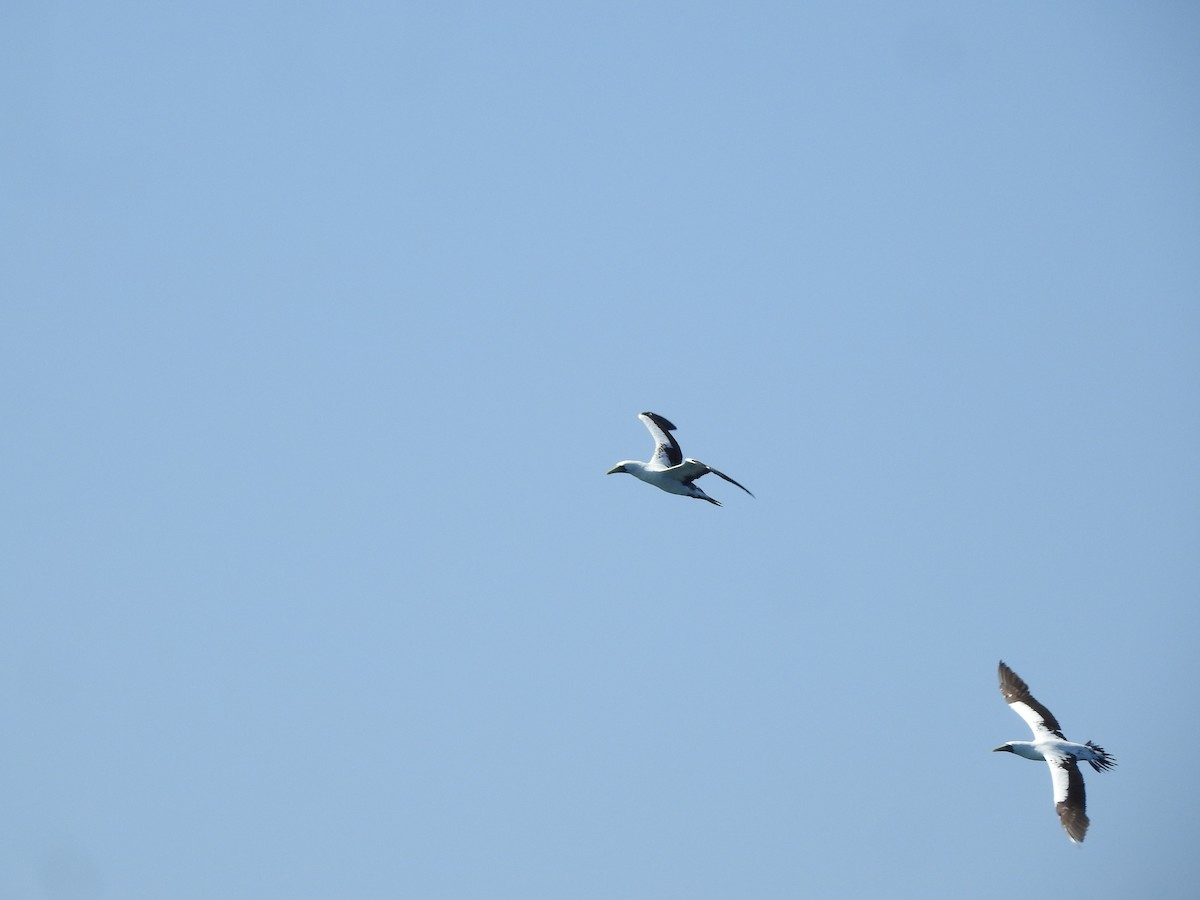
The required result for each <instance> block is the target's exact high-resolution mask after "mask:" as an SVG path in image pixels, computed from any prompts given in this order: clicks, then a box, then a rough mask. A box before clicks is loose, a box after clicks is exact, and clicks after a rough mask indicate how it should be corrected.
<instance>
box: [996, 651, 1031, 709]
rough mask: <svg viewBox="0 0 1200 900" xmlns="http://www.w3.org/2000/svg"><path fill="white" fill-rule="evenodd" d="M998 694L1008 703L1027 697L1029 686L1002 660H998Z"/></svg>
mask: <svg viewBox="0 0 1200 900" xmlns="http://www.w3.org/2000/svg"><path fill="white" fill-rule="evenodd" d="M1000 693H1002V694H1003V695H1004V699H1005V700H1007V701H1008V702H1009V703H1011V702H1013V701H1014V700H1024V699H1026V698H1027V697H1029V685H1027V684H1026V683H1025V681H1024V679H1022V678H1021V676H1020V675H1018V674H1017V673H1016V672H1014V671H1013V670H1012V669H1010V668H1009V667H1008V665H1007V664H1006V663H1005V662H1004V660H1000Z"/></svg>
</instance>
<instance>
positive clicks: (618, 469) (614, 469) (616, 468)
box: [604, 466, 625, 475]
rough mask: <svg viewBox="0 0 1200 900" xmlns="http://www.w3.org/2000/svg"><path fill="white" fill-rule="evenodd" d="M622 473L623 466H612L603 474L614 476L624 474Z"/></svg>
mask: <svg viewBox="0 0 1200 900" xmlns="http://www.w3.org/2000/svg"><path fill="white" fill-rule="evenodd" d="M624 471H625V467H624V466H613V467H612V468H611V469H609V470H608V471H607V472H605V473H604V474H605V475H616V474H617V473H618V472H624Z"/></svg>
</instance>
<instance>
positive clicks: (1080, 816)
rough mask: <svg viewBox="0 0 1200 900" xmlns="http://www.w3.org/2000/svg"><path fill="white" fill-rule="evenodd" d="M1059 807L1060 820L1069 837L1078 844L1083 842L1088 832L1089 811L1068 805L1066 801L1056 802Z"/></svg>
mask: <svg viewBox="0 0 1200 900" xmlns="http://www.w3.org/2000/svg"><path fill="white" fill-rule="evenodd" d="M1056 807H1057V809H1058V821H1060V822H1062V827H1063V831H1065V832H1066V833H1067V837H1069V838H1070V839H1071V840H1073V841H1074V842H1075V843H1077V844H1082V843H1083V838H1084V836H1085V835H1086V834H1087V830H1088V825H1089V824H1090V823H1089V822H1088V817H1087V813H1085V812H1084V811H1083V810H1081V809H1075V808H1074V807H1071V806H1067V804H1065V803H1058V804H1056Z"/></svg>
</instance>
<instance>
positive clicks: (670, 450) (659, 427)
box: [608, 412, 754, 506]
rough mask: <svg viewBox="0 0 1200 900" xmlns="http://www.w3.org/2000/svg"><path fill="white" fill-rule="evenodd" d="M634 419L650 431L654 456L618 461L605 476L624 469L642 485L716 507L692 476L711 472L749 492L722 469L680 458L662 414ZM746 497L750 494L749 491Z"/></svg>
mask: <svg viewBox="0 0 1200 900" xmlns="http://www.w3.org/2000/svg"><path fill="white" fill-rule="evenodd" d="M638 418H639V419H641V420H642V422H643V424H645V426H646V428H648V429H649V430H650V436H651V437H652V438H654V455H653V456H652V457H650V462H638V461H637V460H633V459H627V460H624V461H623V462H619V463H617V464H616V465H615V466H613V467H612V468H611V469H609V470H608V474H609V475H615V474H616V473H617V472H624V473H625V474H627V475H632V476H633V477H634V478H638V479H641V480H642V481H644V482H646V484H652V485H654V486H655V487H656V488H659V489H660V490H664V491H666V492H667V493H668V494H682V495H683V496H684V497H695V498H696V499H697V500H707V501H708V502H709V503H713V504H716V505H717V506H720V505H721V504H720V503H719V502H718V501H716V500H714V499H713V498H712V497H710V496H708V494H706V493H704V491H702V490H700V488H698V487H696V483H695V482H696V479H697V478H699V477H700V476H701V475H707V474H708V473H709V472H711V473H712V474H714V475H719V476H720V477H721V478H724V479H725V480H726V481H728V482H729V483H730V484H737V486H738V487H740V488H741V489H742V490H743V491H746V493H747V494H750V491H748V490H747V489H746V488H745V487H744V486H743V485H740V484H738V483H737V482H736V481H734V480H733V479H732V478H730V477H729V476H728V475H726V474H725V473H724V472H718V471H717V470H716V469H714V468H713V467H712V466H706V465H705V464H704V463H702V462H700V460H698V459H684V458H683V451H682V450H680V449H679V442H678V441H676V440H675V438H674V436H673V435H672V434H671V432H672V431H674V430H675V426H674V425H672V424H671V423H670V422H668V421H667V420H666V419H664V418H663V417H662V416H660V415H658V414H656V413H652V412H644V413H642V414H641V415H639V416H638ZM750 496H751V497H753V496H754V495H753V494H750Z"/></svg>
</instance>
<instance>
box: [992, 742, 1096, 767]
mask: <svg viewBox="0 0 1200 900" xmlns="http://www.w3.org/2000/svg"><path fill="white" fill-rule="evenodd" d="M1005 746H1006V747H1008V749H1009V750H1010V751H1011V752H1012V753H1015V754H1017V756H1020V757H1023V758H1025V759H1033V760H1036V761H1038V762H1046V761H1047V760H1050V759H1062V758H1063V757H1065V756H1070V757H1073V758H1074V759H1077V760H1082V761H1084V762H1092V761H1094V760H1100V759H1102V758H1107V754H1105V756H1104V757H1101V756H1100V755H1099V754H1098V753H1096V751H1094V750H1093V749H1092V748H1091V747H1089V746H1088V745H1087V744H1076V743H1075V742H1074V741H1060V740H1058V739H1056V738H1053V739H1052V738H1043V739H1042V740H1038V741H1006V742H1005Z"/></svg>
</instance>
